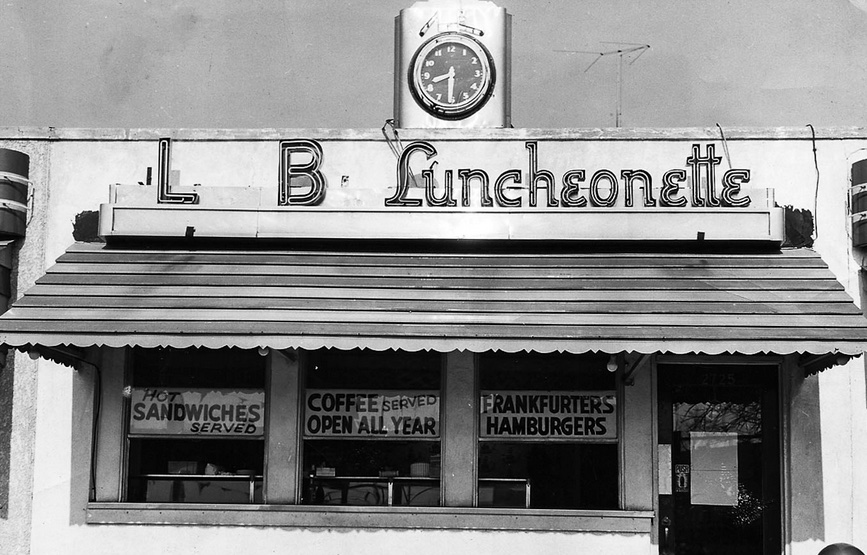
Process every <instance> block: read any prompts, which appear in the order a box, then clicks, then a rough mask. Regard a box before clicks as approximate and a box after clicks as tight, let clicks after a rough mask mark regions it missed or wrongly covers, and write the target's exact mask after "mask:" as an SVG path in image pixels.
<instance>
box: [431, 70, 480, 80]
mask: <svg viewBox="0 0 867 555" xmlns="http://www.w3.org/2000/svg"><path fill="white" fill-rule="evenodd" d="M421 76H422V78H423V79H430V72H427V71H425V72H424V73H422V74H421ZM476 77H478V75H476Z"/></svg>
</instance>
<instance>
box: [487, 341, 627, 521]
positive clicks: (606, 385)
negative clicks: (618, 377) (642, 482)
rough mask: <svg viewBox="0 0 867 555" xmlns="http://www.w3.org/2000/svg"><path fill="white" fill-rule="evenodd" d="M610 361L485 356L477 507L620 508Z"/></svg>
mask: <svg viewBox="0 0 867 555" xmlns="http://www.w3.org/2000/svg"><path fill="white" fill-rule="evenodd" d="M607 361H608V356H607V355H604V354H603V355H570V354H551V355H543V354H536V353H520V354H507V353H486V354H484V355H482V356H481V357H480V370H479V372H480V394H481V399H480V404H481V411H482V415H481V416H482V417H481V420H480V430H479V435H480V442H479V443H480V444H479V487H478V497H479V506H483V507H484V506H492V507H525V506H527V507H532V508H545V509H600V508H610V509H614V508H617V505H618V483H619V468H618V448H617V443H616V442H617V440H618V438H617V410H616V405H617V396H616V382H615V375H614V374H613V373H611V372H608V371H607V370H606V367H605V366H606V363H607Z"/></svg>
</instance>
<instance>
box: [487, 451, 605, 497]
mask: <svg viewBox="0 0 867 555" xmlns="http://www.w3.org/2000/svg"><path fill="white" fill-rule="evenodd" d="M491 478H510V479H521V480H527V481H529V485H530V493H531V495H530V506H531V507H533V508H539V509H603V508H608V509H613V508H616V507H617V446H616V445H615V444H608V445H598V444H595V445H594V444H576V443H551V442H547V443H538V442H536V443H531V442H524V443H517V442H515V443H505V442H483V443H482V444H481V445H480V446H479V482H480V484H479V506H480V507H523V506H524V502H525V499H524V489H523V488H524V484H523V482H521V483H520V484H517V480H516V481H514V482H506V481H502V482H498V481H496V480H486V479H491Z"/></svg>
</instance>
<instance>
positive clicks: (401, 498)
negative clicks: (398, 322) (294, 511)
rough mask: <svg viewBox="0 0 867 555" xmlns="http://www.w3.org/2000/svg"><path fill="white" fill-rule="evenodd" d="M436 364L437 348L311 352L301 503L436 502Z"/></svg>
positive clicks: (437, 387) (437, 495) (437, 395)
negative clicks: (419, 351)
mask: <svg viewBox="0 0 867 555" xmlns="http://www.w3.org/2000/svg"><path fill="white" fill-rule="evenodd" d="M440 364H441V361H440V355H439V354H438V353H424V352H423V353H407V352H400V351H398V352H394V351H390V352H382V353H380V352H374V351H366V350H353V351H337V350H322V351H318V352H315V353H311V356H310V357H309V363H308V366H307V373H306V376H305V385H306V387H305V393H304V399H303V405H304V460H303V464H304V469H305V479H304V490H303V496H302V500H303V503H305V504H337V505H414V506H436V505H439V499H440V466H439V455H440V429H439V423H440V381H441V378H440V374H441V371H440Z"/></svg>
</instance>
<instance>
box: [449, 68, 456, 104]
mask: <svg viewBox="0 0 867 555" xmlns="http://www.w3.org/2000/svg"><path fill="white" fill-rule="evenodd" d="M454 91H455V68H451V71H449V104H454V103H455V97H454V94H453V93H454Z"/></svg>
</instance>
